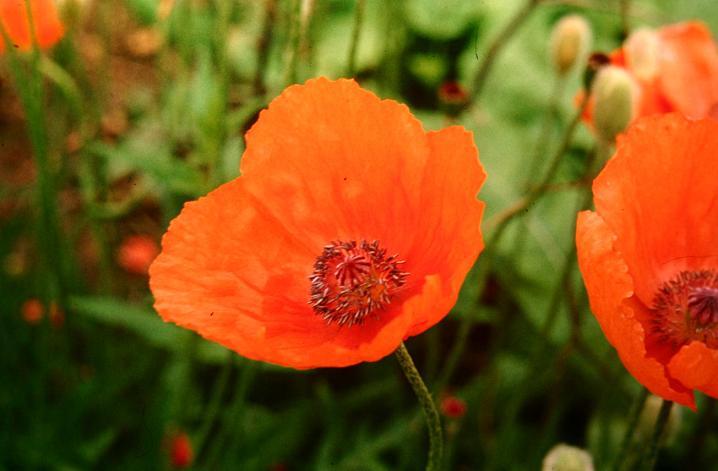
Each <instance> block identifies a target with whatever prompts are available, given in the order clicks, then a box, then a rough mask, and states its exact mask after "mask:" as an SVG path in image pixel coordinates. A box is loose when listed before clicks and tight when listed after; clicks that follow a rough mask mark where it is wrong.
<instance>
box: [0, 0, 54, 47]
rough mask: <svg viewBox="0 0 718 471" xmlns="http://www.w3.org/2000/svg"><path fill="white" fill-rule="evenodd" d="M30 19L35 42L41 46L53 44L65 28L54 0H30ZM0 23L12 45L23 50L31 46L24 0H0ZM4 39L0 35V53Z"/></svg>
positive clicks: (3, 45)
mask: <svg viewBox="0 0 718 471" xmlns="http://www.w3.org/2000/svg"><path fill="white" fill-rule="evenodd" d="M30 5H31V12H32V19H33V23H34V25H35V35H36V37H37V43H38V45H39V46H40V47H42V48H47V47H50V46H52V45H53V44H55V43H56V42H57V41H59V40H60V38H62V35H63V34H64V33H65V28H64V27H63V26H62V22H61V21H60V18H59V16H58V14H57V8H56V7H55V1H54V0H30ZM0 23H2V27H3V28H4V29H5V31H6V32H7V34H8V36H9V37H10V40H11V41H12V43H13V45H14V46H15V47H17V48H18V49H20V50H22V51H24V50H28V49H30V48H32V34H31V29H30V21H29V20H28V15H27V8H26V5H25V0H0ZM4 50H5V41H4V40H3V37H2V35H0V53H2V52H3V51H4Z"/></svg>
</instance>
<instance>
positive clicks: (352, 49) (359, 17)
mask: <svg viewBox="0 0 718 471" xmlns="http://www.w3.org/2000/svg"><path fill="white" fill-rule="evenodd" d="M364 7H365V1H364V0H356V6H355V7H354V26H353V28H352V37H351V42H350V43H349V57H348V58H347V76H349V77H353V76H354V73H355V72H356V71H355V67H356V56H357V49H358V48H359V36H360V34H361V26H362V23H363V22H364Z"/></svg>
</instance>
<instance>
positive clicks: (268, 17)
mask: <svg viewBox="0 0 718 471" xmlns="http://www.w3.org/2000/svg"><path fill="white" fill-rule="evenodd" d="M276 18H277V0H264V22H263V23H262V32H261V34H260V35H259V37H258V38H257V68H256V70H255V71H254V94H255V95H257V96H264V94H265V93H267V88H266V85H265V83H264V72H265V70H266V69H267V62H268V61H269V45H270V44H271V42H272V32H273V31H274V23H275V21H276Z"/></svg>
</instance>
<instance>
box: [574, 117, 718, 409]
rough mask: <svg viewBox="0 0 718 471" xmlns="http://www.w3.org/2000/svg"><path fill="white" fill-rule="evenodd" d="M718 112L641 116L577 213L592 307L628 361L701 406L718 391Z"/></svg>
mask: <svg viewBox="0 0 718 471" xmlns="http://www.w3.org/2000/svg"><path fill="white" fill-rule="evenodd" d="M717 152H718V121H715V120H712V119H703V120H700V121H692V120H690V119H688V118H685V117H683V116H682V115H680V114H677V113H670V114H666V115H659V116H653V117H647V118H644V119H643V120H641V121H638V122H637V123H636V124H634V125H633V126H632V127H631V128H629V130H628V132H627V134H626V135H624V136H620V137H619V139H618V147H617V150H616V154H615V156H614V157H613V158H612V159H611V160H609V162H608V163H607V164H606V167H605V168H604V169H603V171H602V172H601V173H600V175H599V176H598V177H597V178H596V180H595V181H594V183H593V196H594V202H595V206H596V211H595V212H591V211H584V212H582V213H580V214H579V216H578V225H577V231H576V243H577V248H578V261H579V266H580V268H581V272H582V274H583V279H584V282H585V284H586V289H587V291H588V296H589V300H590V302H591V309H592V310H593V313H594V315H595V316H596V318H597V319H598V321H599V323H600V324H601V328H602V329H603V332H604V334H605V335H606V338H607V339H608V341H609V342H610V343H611V344H612V345H613V346H614V347H615V348H616V350H617V351H618V354H619V356H620V358H621V360H622V362H623V364H624V365H625V367H626V369H628V371H629V372H630V373H631V374H632V375H633V376H634V377H635V378H636V379H637V380H638V381H639V382H640V383H642V384H643V385H644V386H646V387H647V388H648V389H649V390H651V392H653V393H654V394H656V395H658V396H661V397H663V398H665V399H669V400H672V401H676V402H678V403H680V404H684V405H688V406H690V407H692V408H694V407H695V402H694V398H693V390H699V391H702V392H704V393H706V394H708V395H710V396H713V397H718V225H716V221H718V204H716V201H717V200H716V195H717V194H718V166H716V165H715V162H714V157H715V154H716V153H717Z"/></svg>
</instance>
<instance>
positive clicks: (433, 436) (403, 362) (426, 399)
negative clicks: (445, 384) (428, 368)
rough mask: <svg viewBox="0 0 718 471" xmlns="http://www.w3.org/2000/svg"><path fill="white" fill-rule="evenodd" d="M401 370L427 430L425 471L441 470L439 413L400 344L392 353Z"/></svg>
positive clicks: (442, 441) (411, 361)
mask: <svg viewBox="0 0 718 471" xmlns="http://www.w3.org/2000/svg"><path fill="white" fill-rule="evenodd" d="M394 355H395V356H396V359H397V361H398V362H399V366H401V370H402V372H403V373H404V376H406V379H407V381H409V384H410V385H411V389H413V390H414V394H416V397H417V399H419V403H420V404H421V409H422V412H423V413H424V418H425V419H426V426H427V428H428V429H429V456H428V460H427V463H426V470H427V471H438V470H439V469H441V459H442V458H441V457H442V455H443V451H444V450H443V449H444V437H443V434H442V431H441V420H440V419H439V412H438V411H437V410H436V405H435V404H434V400H433V399H432V397H431V393H430V392H429V390H428V389H427V388H426V384H424V381H423V380H422V379H421V375H420V374H419V371H418V370H417V369H416V366H415V365H414V361H413V360H412V359H411V355H409V351H408V350H407V349H406V346H405V345H404V343H403V342H402V343H401V345H399V348H397V349H396V351H395V352H394Z"/></svg>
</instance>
